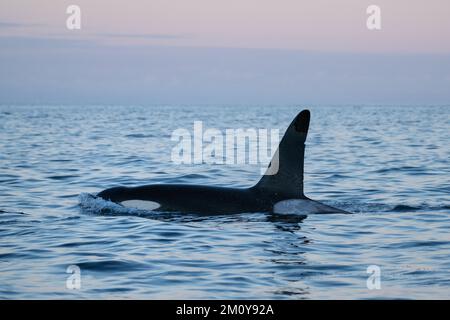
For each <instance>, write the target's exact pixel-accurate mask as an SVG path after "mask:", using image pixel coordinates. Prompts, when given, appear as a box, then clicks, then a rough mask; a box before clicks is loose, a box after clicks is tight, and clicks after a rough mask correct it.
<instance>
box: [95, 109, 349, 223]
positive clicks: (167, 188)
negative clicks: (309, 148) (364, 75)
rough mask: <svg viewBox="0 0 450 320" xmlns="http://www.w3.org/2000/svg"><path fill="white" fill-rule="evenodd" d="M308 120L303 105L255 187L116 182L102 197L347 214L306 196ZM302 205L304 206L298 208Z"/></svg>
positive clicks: (186, 206)
mask: <svg viewBox="0 0 450 320" xmlns="http://www.w3.org/2000/svg"><path fill="white" fill-rule="evenodd" d="M309 122H310V112H309V111H308V110H303V111H302V112H300V113H299V114H298V115H297V117H295V119H294V120H293V121H292V123H291V124H290V126H289V127H288V129H287V130H286V133H285V135H284V136H283V138H282V139H281V142H280V145H279V146H278V149H277V151H276V153H275V155H274V157H273V159H272V161H271V163H270V164H269V168H268V169H267V171H266V173H265V175H264V176H263V177H262V178H261V180H260V181H259V182H258V183H257V184H256V185H254V186H252V187H250V188H227V187H214V186H203V185H188V184H153V185H145V186H138V187H124V186H120V187H114V188H110V189H106V190H104V191H102V192H100V193H99V194H98V195H97V196H99V197H101V198H103V199H105V200H110V201H113V202H115V203H119V204H125V203H127V202H128V203H129V202H130V201H131V202H133V201H147V202H151V203H153V204H155V205H156V207H155V208H154V209H155V210H157V211H175V212H189V213H198V214H231V213H243V212H276V211H286V210H294V211H296V210H297V209H300V211H301V212H302V213H305V212H306V213H348V212H345V211H342V210H340V209H336V208H332V207H330V206H327V205H324V204H321V203H319V202H316V201H313V200H310V199H309V198H307V197H306V196H305V195H304V192H303V175H304V154H305V140H306V137H307V134H308V129H309ZM298 206H300V208H296V207H298ZM292 207H294V208H292ZM302 209H304V210H302ZM283 213H285V212H283ZM289 213H295V212H289Z"/></svg>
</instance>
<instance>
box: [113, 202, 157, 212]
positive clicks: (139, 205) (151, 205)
mask: <svg viewBox="0 0 450 320" xmlns="http://www.w3.org/2000/svg"><path fill="white" fill-rule="evenodd" d="M120 204H121V205H122V206H124V207H126V208H134V209H139V210H147V211H152V210H156V209H158V208H159V207H160V206H161V205H160V204H159V203H158V202H154V201H147V200H127V201H122V202H121V203H120Z"/></svg>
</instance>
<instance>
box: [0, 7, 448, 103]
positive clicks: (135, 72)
mask: <svg viewBox="0 0 450 320" xmlns="http://www.w3.org/2000/svg"><path fill="white" fill-rule="evenodd" d="M71 4H76V5H78V6H80V8H81V12H82V18H81V21H82V29H81V30H68V29H67V28H66V19H67V17H68V15H67V14H66V8H67V6H68V5H71ZM371 4H376V5H378V6H379V7H380V8H381V17H382V20H381V21H382V29H381V30H377V31H369V30H368V29H367V28H366V19H367V14H366V8H367V6H369V5H371ZM449 40H450V2H448V0H446V1H444V0H431V1H420V0H417V1H416V0H414V1H411V0H410V1H404V0H396V1H387V0H382V1H374V2H372V1H371V2H366V1H361V0H342V1H335V0H328V1H327V0H318V1H299V0H280V1H273V0H270V1H269V0H240V1H237V0H227V1H224V0H188V1H186V0H151V1H143V0H142V1H130V2H124V1H104V0H101V1H87V0H80V1H31V0H30V1H20V0H19V1H17V0H14V1H13V0H6V1H5V0H3V1H2V2H1V3H0V49H1V50H0V103H3V104H8V103H13V104H14V103H17V104H30V103H31V104H34V103H51V104H80V103H81V104H90V103H99V104H154V103H185V104H191V103H194V104H195V103H257V104H259V103H265V104H272V103H299V104H305V103H333V104H340V103H393V104H397V103H399V104H433V103H436V104H444V103H450V90H449V89H448V88H450V41H449Z"/></svg>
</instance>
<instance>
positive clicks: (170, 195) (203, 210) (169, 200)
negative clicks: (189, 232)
mask: <svg viewBox="0 0 450 320" xmlns="http://www.w3.org/2000/svg"><path fill="white" fill-rule="evenodd" d="M98 196H99V197H101V198H103V199H106V200H110V201H113V202H116V203H121V202H124V201H128V200H132V199H133V200H143V201H152V202H157V203H158V204H159V205H160V207H159V208H158V209H156V210H157V211H175V212H191V213H200V214H227V213H243V212H267V211H270V210H272V208H273V206H274V205H275V203H277V202H279V201H282V200H287V199H289V198H286V197H283V196H282V195H279V194H268V193H267V192H264V191H263V190H260V189H259V188H257V187H251V188H227V187H214V186H202V185H189V184H153V185H147V186H139V187H130V188H128V187H115V188H111V189H107V190H105V191H102V192H101V193H99V194H98ZM303 199H306V197H303Z"/></svg>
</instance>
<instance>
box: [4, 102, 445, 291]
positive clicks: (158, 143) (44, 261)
mask: <svg viewBox="0 0 450 320" xmlns="http://www.w3.org/2000/svg"><path fill="white" fill-rule="evenodd" d="M299 109H300V108H297V107H289V106H286V107H251V106H250V107H246V108H242V107H234V106H226V107H214V106H211V107H210V108H207V107H202V108H200V107H178V106H161V107H139V106H131V107H118V106H117V107H102V106H96V107H86V106H74V107H57V106H54V107H49V106H29V107H13V106H2V107H0V137H1V139H0V194H1V198H0V199H1V202H0V237H1V246H0V274H1V279H2V281H1V283H0V298H44V299H45V298H139V299H144V298H175V299H176V298H192V299H195V298H202V299H204V298H244V299H248V298H255V299H260V298H276V299H290V298H295V299H303V298H304V299H309V298H343V299H348V298H426V299H427V298H449V297H450V295H449V292H450V271H449V270H450V254H449V253H450V240H449V237H448V230H449V228H450V216H449V208H450V203H449V200H448V194H449V193H450V192H449V191H450V184H449V183H450V182H449V179H448V177H449V175H450V166H449V162H448V159H449V158H450V148H449V144H448V141H450V131H449V130H448V123H449V122H450V121H449V120H450V111H449V110H450V109H449V108H448V107H446V106H444V107H388V106H376V107H352V106H343V107H333V108H331V107H313V108H311V109H312V121H311V131H310V137H309V139H308V141H307V150H306V172H305V184H306V186H305V190H306V193H307V195H308V196H310V197H311V198H313V199H316V200H320V201H323V202H324V203H326V204H328V205H331V206H334V207H338V208H342V209H344V210H346V211H350V212H354V213H355V214H352V215H342V214H339V215H334V214H327V215H319V214H315V215H308V216H305V215H285V214H283V215H282V214H270V213H254V214H237V215H228V216H226V215H224V216H213V217H211V216H209V217H208V216H198V215H195V214H191V215H180V214H168V213H153V212H146V211H144V210H130V209H126V208H123V207H120V206H118V205H114V204H112V203H107V202H105V201H99V200H98V199H95V197H92V196H90V194H96V193H97V192H99V191H100V190H102V189H104V188H106V187H112V186H115V185H121V184H126V185H140V184H148V183H163V182H164V183H193V184H205V185H219V186H235V187H247V186H249V185H251V184H253V182H255V181H257V180H258V179H259V167H258V166H254V167H252V166H243V167H242V166H226V165H222V166H211V165H197V166H180V165H174V164H173V163H171V162H170V153H171V148H170V146H171V141H170V134H171V132H172V130H175V129H177V128H179V127H185V126H188V127H189V128H190V127H191V126H192V124H193V122H194V121H195V120H201V121H203V122H204V123H205V126H208V127H216V128H219V129H226V128H238V127H240V128H242V127H244V128H245V127H256V128H260V127H265V128H279V129H280V131H283V130H284V129H285V127H286V126H287V125H288V124H289V123H290V121H291V120H292V117H293V116H294V115H295V114H296V113H297V112H298V111H299ZM218 118H220V119H221V121H220V123H217V119H218ZM70 265H77V266H79V267H80V270H81V289H80V290H69V289H67V288H66V280H67V277H68V276H70V274H68V273H66V270H67V267H68V266H70ZM369 265H378V266H379V267H380V268H381V290H369V289H368V288H367V286H366V280H367V277H368V276H369V275H368V274H367V272H366V271H367V267H368V266H369Z"/></svg>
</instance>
